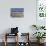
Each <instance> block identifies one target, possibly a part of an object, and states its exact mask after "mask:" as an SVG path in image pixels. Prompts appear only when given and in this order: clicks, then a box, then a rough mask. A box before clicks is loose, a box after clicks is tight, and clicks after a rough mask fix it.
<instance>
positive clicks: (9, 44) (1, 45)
mask: <svg viewBox="0 0 46 46" xmlns="http://www.w3.org/2000/svg"><path fill="white" fill-rule="evenodd" d="M30 44H31V45H30V46H37V43H33V42H32V43H30ZM0 46H4V43H3V42H2V43H1V42H0ZM7 46H15V43H12V42H10V43H8V45H7ZM21 46H25V45H21ZM41 46H46V43H44V45H41Z"/></svg>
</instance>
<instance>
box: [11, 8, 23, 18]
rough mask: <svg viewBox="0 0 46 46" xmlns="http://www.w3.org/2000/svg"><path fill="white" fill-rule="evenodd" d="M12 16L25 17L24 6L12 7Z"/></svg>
mask: <svg viewBox="0 0 46 46" xmlns="http://www.w3.org/2000/svg"><path fill="white" fill-rule="evenodd" d="M11 17H24V8H11Z"/></svg>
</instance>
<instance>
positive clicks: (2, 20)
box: [0, 0, 36, 35]
mask: <svg viewBox="0 0 46 46" xmlns="http://www.w3.org/2000/svg"><path fill="white" fill-rule="evenodd" d="M21 7H22V8H24V18H11V17H10V8H21ZM32 24H36V0H0V34H2V33H4V32H8V31H9V30H8V29H9V28H11V27H16V26H18V27H19V31H20V32H30V34H31V35H32V30H31V28H30V26H31V25H32Z"/></svg>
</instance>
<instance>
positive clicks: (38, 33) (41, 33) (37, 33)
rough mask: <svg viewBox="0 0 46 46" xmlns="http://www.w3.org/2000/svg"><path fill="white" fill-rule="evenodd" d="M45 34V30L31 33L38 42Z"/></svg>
mask: <svg viewBox="0 0 46 46" xmlns="http://www.w3.org/2000/svg"><path fill="white" fill-rule="evenodd" d="M45 34H46V33H45V32H35V33H34V34H33V35H34V36H35V37H36V38H37V41H38V43H41V42H40V40H41V39H42V38H45V37H44V36H46V35H45Z"/></svg>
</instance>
